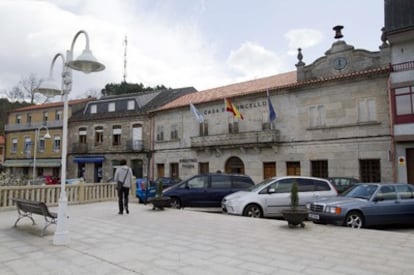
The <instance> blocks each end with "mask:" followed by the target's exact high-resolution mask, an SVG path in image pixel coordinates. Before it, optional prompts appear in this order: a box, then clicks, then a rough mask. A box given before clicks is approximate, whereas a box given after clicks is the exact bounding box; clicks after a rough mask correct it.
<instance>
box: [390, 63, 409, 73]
mask: <svg viewBox="0 0 414 275" xmlns="http://www.w3.org/2000/svg"><path fill="white" fill-rule="evenodd" d="M410 70H414V61H408V62H403V63H398V64H391V71H392V72H402V71H410Z"/></svg>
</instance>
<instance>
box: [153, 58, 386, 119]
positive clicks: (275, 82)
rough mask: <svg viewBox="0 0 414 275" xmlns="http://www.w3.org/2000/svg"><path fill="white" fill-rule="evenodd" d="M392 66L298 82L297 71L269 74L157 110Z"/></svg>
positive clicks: (381, 70) (187, 97) (383, 70)
mask: <svg viewBox="0 0 414 275" xmlns="http://www.w3.org/2000/svg"><path fill="white" fill-rule="evenodd" d="M389 72H390V67H389V66H384V67H379V68H374V69H369V70H364V71H359V72H351V73H346V74H339V75H330V76H326V77H321V78H318V79H312V80H307V81H303V82H297V78H296V75H297V74H296V71H292V72H287V73H283V74H278V75H274V76H269V77H265V78H259V79H255V80H250V81H246V82H241V83H235V84H231V85H227V86H222V87H218V88H213V89H209V90H204V91H200V92H196V93H192V94H188V95H185V96H182V97H180V98H178V99H176V100H174V101H171V102H170V103H168V104H166V105H164V106H163V107H161V108H159V109H157V110H156V111H161V110H168V109H174V108H178V107H183V106H187V105H189V104H190V102H191V103H193V104H199V103H206V102H211V101H216V100H221V99H224V98H227V97H229V98H230V97H236V96H243V95H248V94H254V93H259V92H265V91H266V90H267V89H269V90H281V89H287V88H296V87H303V86H311V85H317V84H320V83H323V82H330V81H335V80H340V79H351V78H357V77H363V76H367V75H375V74H383V73H389Z"/></svg>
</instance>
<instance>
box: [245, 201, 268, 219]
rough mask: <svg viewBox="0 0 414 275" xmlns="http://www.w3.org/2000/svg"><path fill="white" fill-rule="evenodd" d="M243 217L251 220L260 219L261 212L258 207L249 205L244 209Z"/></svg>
mask: <svg viewBox="0 0 414 275" xmlns="http://www.w3.org/2000/svg"><path fill="white" fill-rule="evenodd" d="M243 216H246V217H251V218H262V217H263V212H262V209H261V208H260V206H258V205H257V204H251V205H248V206H247V207H246V209H244V212H243Z"/></svg>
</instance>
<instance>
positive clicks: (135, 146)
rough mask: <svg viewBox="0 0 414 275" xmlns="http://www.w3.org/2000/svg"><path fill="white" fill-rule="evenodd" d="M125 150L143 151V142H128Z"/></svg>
mask: <svg viewBox="0 0 414 275" xmlns="http://www.w3.org/2000/svg"><path fill="white" fill-rule="evenodd" d="M126 149H127V150H128V151H136V152H139V151H143V150H144V141H143V140H136V139H134V140H128V141H127V146H126Z"/></svg>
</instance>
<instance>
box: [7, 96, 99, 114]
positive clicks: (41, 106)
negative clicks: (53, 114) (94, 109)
mask: <svg viewBox="0 0 414 275" xmlns="http://www.w3.org/2000/svg"><path fill="white" fill-rule="evenodd" d="M91 100H96V98H94V97H91V98H81V99H74V100H69V102H68V104H69V105H75V104H79V103H84V102H88V101H91ZM60 106H62V107H63V101H59V102H50V103H43V104H36V105H30V106H26V107H22V108H18V109H14V110H11V111H10V112H23V111H30V110H37V109H47V108H56V107H60Z"/></svg>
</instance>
